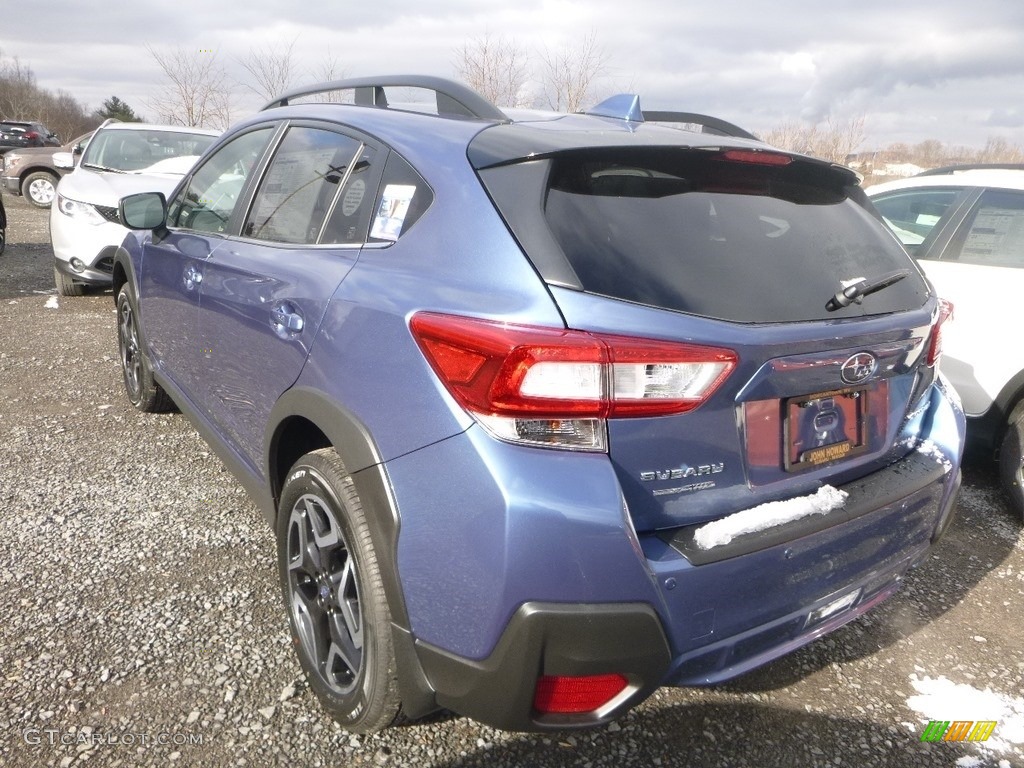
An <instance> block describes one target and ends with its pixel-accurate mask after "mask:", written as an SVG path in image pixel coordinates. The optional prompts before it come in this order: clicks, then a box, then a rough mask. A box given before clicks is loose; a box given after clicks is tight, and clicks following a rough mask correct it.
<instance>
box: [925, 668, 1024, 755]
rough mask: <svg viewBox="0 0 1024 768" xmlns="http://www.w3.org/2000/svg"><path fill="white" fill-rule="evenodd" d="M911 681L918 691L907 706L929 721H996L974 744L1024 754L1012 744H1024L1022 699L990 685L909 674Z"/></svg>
mask: <svg viewBox="0 0 1024 768" xmlns="http://www.w3.org/2000/svg"><path fill="white" fill-rule="evenodd" d="M910 684H911V685H912V686H913V687H914V690H916V691H917V695H916V696H911V697H910V698H909V699H907V706H908V707H909V708H910V709H912V710H914V711H915V712H918V713H919V714H921V715H923V716H924V717H925V718H927V719H928V720H949V721H950V722H952V721H955V720H974V721H979V720H995V721H996V723H997V725H996V728H995V730H994V731H993V732H992V736H991V737H990V738H989V740H988V741H984V742H977V743H974V746H976V747H978V748H979V749H981V750H983V751H986V752H1003V753H1005V752H1009V751H1013V752H1014V753H1016V754H1019V755H1024V752H1022V751H1021V750H1019V749H1016V748H1015V747H1014V745H1022V744H1024V698H1013V697H1011V696H1004V695H1003V694H1001V693H996V692H995V691H993V690H991V689H989V688H986V689H985V690H983V691H982V690H979V689H977V688H973V687H971V686H969V685H963V684H960V683H954V682H952V681H950V680H947V679H946V678H944V677H939V678H937V679H932V678H930V677H926V678H924V679H923V680H918V679H917V676H916V675H912V676H911V678H910ZM957 765H960V762H959V761H957ZM965 765H975V763H970V764H967V763H965Z"/></svg>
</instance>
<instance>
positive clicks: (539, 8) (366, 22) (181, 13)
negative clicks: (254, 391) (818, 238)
mask: <svg viewBox="0 0 1024 768" xmlns="http://www.w3.org/2000/svg"><path fill="white" fill-rule="evenodd" d="M5 3H7V4H10V3H13V0H5ZM9 11H10V9H8V10H5V11H4V12H3V17H4V18H3V24H2V25H0V53H2V54H3V55H4V56H7V57H10V56H17V57H18V58H20V59H21V60H22V62H24V63H27V64H29V65H30V66H31V67H32V69H33V71H34V72H35V74H36V77H37V80H38V82H39V84H40V85H42V86H44V87H48V88H52V89H57V88H62V89H64V90H67V91H70V92H71V93H73V94H75V95H76V96H77V97H78V98H79V99H80V100H81V101H84V102H85V103H86V104H87V105H88V106H89V107H90V108H96V107H98V106H99V105H100V103H101V102H102V101H103V99H105V98H107V97H109V96H110V95H115V94H116V95H117V96H119V97H120V98H122V99H124V100H125V101H127V102H128V103H129V104H130V105H131V106H132V107H134V108H135V110H136V111H137V112H140V113H142V114H143V115H145V114H147V103H149V99H151V98H152V95H153V93H154V91H155V90H156V89H157V87H158V86H159V84H160V82H161V73H160V71H159V69H158V67H157V65H156V63H155V62H154V60H153V58H152V57H151V56H150V55H149V54H148V53H147V51H146V49H145V47H144V46H145V45H146V44H148V45H151V46H154V47H157V48H160V47H162V46H184V47H192V48H194V49H195V50H196V51H197V52H198V51H199V50H200V49H209V50H214V51H216V55H217V56H218V59H219V60H220V61H222V62H223V63H224V64H225V65H226V66H227V68H228V69H229V71H230V72H231V73H232V74H233V75H234V76H235V77H237V78H238V79H239V80H241V79H242V75H243V74H244V73H243V72H242V70H241V69H240V68H239V67H238V66H237V63H236V62H235V59H236V58H238V57H244V56H245V55H246V54H248V53H249V52H250V50H252V49H253V48H260V47H262V46H271V47H273V46H280V45H283V44H287V43H288V42H289V41H291V40H295V39H297V41H298V42H297V44H296V46H295V58H296V62H297V63H298V64H299V65H300V68H301V69H302V70H303V72H305V73H308V74H306V75H305V76H303V77H302V78H301V81H302V82H306V81H308V80H309V79H311V78H312V77H313V75H312V73H313V72H314V71H315V70H316V69H317V68H318V67H321V66H322V64H323V61H324V60H325V59H327V58H328V57H334V58H335V59H337V61H338V64H339V65H340V67H342V68H343V69H344V70H345V72H346V74H348V75H350V76H362V75H371V74H398V73H401V74H408V73H420V74H435V75H444V76H452V75H454V63H455V58H456V57H455V52H456V51H457V50H458V49H459V48H461V46H462V45H463V44H464V43H465V42H466V41H467V40H471V39H473V38H475V37H479V36H481V35H483V34H485V33H490V34H491V35H492V36H506V37H509V38H514V39H515V41H516V42H517V43H518V44H520V45H521V46H523V47H525V48H528V49H529V50H531V51H532V52H534V55H533V58H534V59H536V58H537V54H536V52H537V51H539V50H542V49H543V48H544V46H548V47H558V46H562V45H566V44H570V45H572V44H576V43H578V42H579V41H580V40H581V39H582V38H583V37H584V36H585V35H586V34H587V33H588V32H593V33H594V35H595V36H596V38H597V40H598V41H599V42H600V43H601V45H602V46H603V48H604V50H605V52H606V54H607V72H606V75H605V77H604V78H603V80H602V81H601V83H600V84H599V87H598V90H599V91H600V93H599V94H598V95H609V94H611V93H616V92H620V91H631V92H637V93H640V94H641V99H642V104H643V106H644V108H645V109H670V108H675V109H681V110H687V111H694V112H705V113H710V114H714V115H718V116H720V117H723V118H725V119H727V120H730V121H732V122H734V123H737V124H739V125H741V126H743V127H745V128H747V129H748V130H752V131H754V132H764V131H767V130H769V129H771V128H773V127H776V126H778V125H779V124H781V123H784V122H787V121H794V120H805V121H811V122H813V121H819V120H825V119H827V118H829V117H832V118H833V119H835V120H840V121H841V120H848V119H851V118H855V117H858V116H864V117H865V118H866V123H867V132H868V139H867V141H866V142H865V145H864V149H871V148H876V147H881V146H885V145H887V144H889V143H892V142H896V141H905V142H908V143H913V142H917V141H921V140H924V139H929V138H934V139H938V140H940V141H942V142H945V143H947V144H954V145H966V146H971V147H980V146H982V145H984V143H985V141H986V139H988V138H989V137H995V136H1001V137H1004V138H1006V139H1008V140H1009V141H1011V142H1012V143H1015V144H1020V145H1024V3H1022V2H1021V1H1020V0H969V1H968V2H965V1H964V0H884V1H880V0H859V1H858V2H849V1H848V0H833V2H830V3H824V2H820V0H815V1H814V2H810V1H805V0H777V1H776V2H773V3H769V2H765V1H764V0H746V1H745V2H740V1H739V0H717V2H706V1H705V2H700V3H696V2H692V1H691V0H625V1H624V0H587V2H574V1H573V0H517V2H509V1H508V0H503V1H502V2H495V1H494V0H424V1H422V2H418V3H410V2H404V3H403V2H397V0H377V2H375V3H366V2H364V3H358V4H357V3H351V2H343V1H342V0H333V1H331V0H307V2H304V3H282V2H280V0H245V2H241V0H213V1H212V2H201V1H200V2H197V1H196V0H186V2H175V1H174V0H132V2H130V3H91V2H82V0H45V1H44V2H38V3H30V4H28V5H25V6H22V12H19V13H10V12H9ZM297 84H298V83H297ZM259 103H260V100H259V99H257V98H255V97H253V96H251V95H250V96H248V97H246V96H245V94H244V89H243V88H242V87H241V86H240V87H239V89H238V98H237V101H236V113H237V116H238V117H242V116H243V115H245V114H247V113H248V112H250V111H252V110H254V109H255V108H257V107H258V105H259Z"/></svg>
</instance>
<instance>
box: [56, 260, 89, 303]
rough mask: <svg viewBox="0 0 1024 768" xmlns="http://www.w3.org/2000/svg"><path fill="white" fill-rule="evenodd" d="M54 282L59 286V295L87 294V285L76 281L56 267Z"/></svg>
mask: <svg viewBox="0 0 1024 768" xmlns="http://www.w3.org/2000/svg"><path fill="white" fill-rule="evenodd" d="M53 282H54V283H55V284H56V286H57V295H58V296H82V295H83V294H85V286H84V285H82V284H81V283H76V282H75V281H74V280H72V279H71V278H70V277H68V276H67V275H65V274H64V273H63V272H61V271H60V270H59V269H57V268H56V267H54V268H53Z"/></svg>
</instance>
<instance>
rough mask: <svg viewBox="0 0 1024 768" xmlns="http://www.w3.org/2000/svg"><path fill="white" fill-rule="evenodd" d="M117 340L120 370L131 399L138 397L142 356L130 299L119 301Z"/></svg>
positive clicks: (140, 385)
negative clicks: (119, 353) (122, 372)
mask: <svg viewBox="0 0 1024 768" xmlns="http://www.w3.org/2000/svg"><path fill="white" fill-rule="evenodd" d="M117 341H118V347H119V348H120V352H121V370H122V371H124V383H125V385H126V386H127V387H128V394H129V395H130V396H131V399H132V401H133V402H134V401H135V400H137V399H138V397H139V392H140V391H141V388H142V357H141V354H140V352H139V334H138V329H137V328H136V324H135V312H134V311H133V310H132V304H131V302H130V301H128V300H127V298H126V299H124V300H123V301H121V305H120V310H119V312H118V323H117Z"/></svg>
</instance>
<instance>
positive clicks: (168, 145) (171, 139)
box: [50, 122, 220, 296]
mask: <svg viewBox="0 0 1024 768" xmlns="http://www.w3.org/2000/svg"><path fill="white" fill-rule="evenodd" d="M219 135H220V133H219V132H218V131H211V130H207V129H205V128H184V127H181V126H173V125H149V124H146V123H118V122H113V123H107V124H104V125H102V126H100V128H99V129H98V130H97V131H96V134H95V135H94V136H93V137H92V140H91V141H90V142H89V144H88V146H87V147H86V148H85V152H84V154H83V155H82V160H81V162H80V163H79V164H78V167H77V168H75V170H74V171H72V172H71V173H69V174H67V175H66V176H65V177H64V178H62V179H61V180H60V183H59V184H58V185H57V200H56V204H55V205H52V206H51V207H50V242H51V243H52V244H53V255H54V269H53V278H54V282H55V283H56V284H57V293H58V294H60V295H61V296H81V295H82V293H83V291H84V289H85V287H86V286H87V285H98V286H106V285H110V284H111V270H112V269H113V263H114V262H113V257H114V253H115V252H116V250H117V247H118V246H119V245H120V244H121V243H122V241H123V240H124V236H125V234H127V232H128V230H127V229H126V228H125V227H124V226H123V225H122V224H121V223H120V221H119V218H118V212H117V204H118V201H119V200H120V199H121V198H122V197H124V196H125V195H131V194H134V193H136V192H162V193H163V194H164V195H165V196H167V195H169V194H170V193H171V192H172V191H173V190H174V188H175V187H176V186H177V184H178V181H180V180H181V177H182V176H184V175H185V174H186V173H188V172H189V171H190V170H191V169H192V166H193V165H195V162H196V160H198V159H199V156H200V155H201V154H202V153H203V152H204V151H205V150H206V148H207V147H208V146H210V145H211V144H212V143H213V142H214V141H215V140H216V138H217V136H219ZM54 164H55V165H56V166H57V167H64V168H70V167H73V166H74V158H73V157H72V155H71V153H69V152H68V153H58V154H57V155H54Z"/></svg>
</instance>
